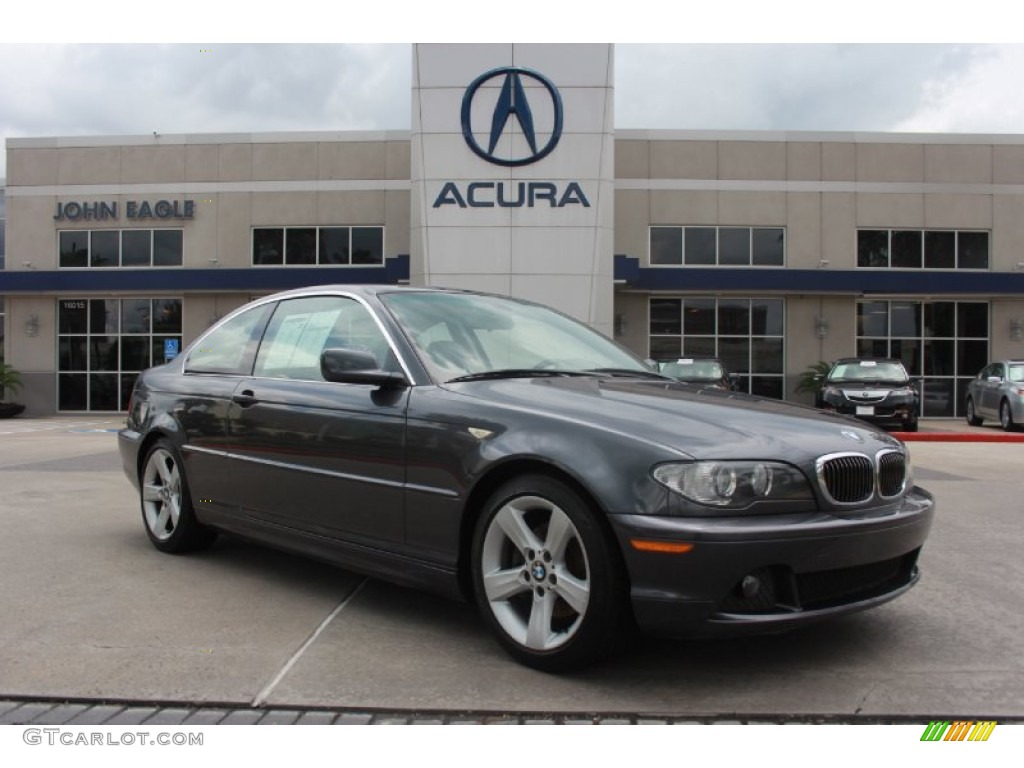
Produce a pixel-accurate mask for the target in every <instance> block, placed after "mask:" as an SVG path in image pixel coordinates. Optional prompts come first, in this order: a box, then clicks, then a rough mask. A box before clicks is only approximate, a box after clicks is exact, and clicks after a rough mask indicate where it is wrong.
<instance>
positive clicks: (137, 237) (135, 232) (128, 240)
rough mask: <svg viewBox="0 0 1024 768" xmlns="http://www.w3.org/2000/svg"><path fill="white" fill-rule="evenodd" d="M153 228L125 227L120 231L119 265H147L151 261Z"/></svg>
mask: <svg viewBox="0 0 1024 768" xmlns="http://www.w3.org/2000/svg"><path fill="white" fill-rule="evenodd" d="M152 240H153V230H151V229H126V230H124V231H123V232H122V233H121V266H122V267H148V266H149V265H150V263H151V258H150V255H151V253H152Z"/></svg>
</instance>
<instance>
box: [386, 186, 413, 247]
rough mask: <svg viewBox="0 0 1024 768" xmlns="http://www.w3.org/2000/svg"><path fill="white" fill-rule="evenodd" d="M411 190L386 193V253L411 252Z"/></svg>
mask: <svg viewBox="0 0 1024 768" xmlns="http://www.w3.org/2000/svg"><path fill="white" fill-rule="evenodd" d="M410 196H411V193H409V192H385V193H384V255H385V256H394V255H396V254H399V253H404V254H407V253H409V205H410V202H409V198H410Z"/></svg>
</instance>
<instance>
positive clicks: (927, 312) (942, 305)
mask: <svg viewBox="0 0 1024 768" xmlns="http://www.w3.org/2000/svg"><path fill="white" fill-rule="evenodd" d="M924 334H925V336H930V337H932V338H936V337H938V338H941V337H949V338H952V337H953V336H956V304H955V303H953V302H952V301H936V302H934V303H931V304H925V305H924Z"/></svg>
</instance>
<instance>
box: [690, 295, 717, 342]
mask: <svg viewBox="0 0 1024 768" xmlns="http://www.w3.org/2000/svg"><path fill="white" fill-rule="evenodd" d="M683 312H684V314H683V332H684V333H685V334H686V335H687V336H707V335H714V334H715V315H716V302H715V300H714V299H686V301H685V303H684V304H683Z"/></svg>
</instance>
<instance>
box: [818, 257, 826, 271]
mask: <svg viewBox="0 0 1024 768" xmlns="http://www.w3.org/2000/svg"><path fill="white" fill-rule="evenodd" d="M827 266H828V259H821V260H819V261H818V269H825V268H826V267H827Z"/></svg>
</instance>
